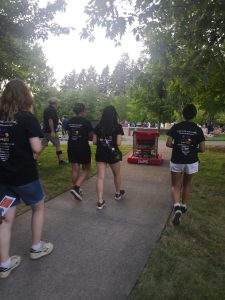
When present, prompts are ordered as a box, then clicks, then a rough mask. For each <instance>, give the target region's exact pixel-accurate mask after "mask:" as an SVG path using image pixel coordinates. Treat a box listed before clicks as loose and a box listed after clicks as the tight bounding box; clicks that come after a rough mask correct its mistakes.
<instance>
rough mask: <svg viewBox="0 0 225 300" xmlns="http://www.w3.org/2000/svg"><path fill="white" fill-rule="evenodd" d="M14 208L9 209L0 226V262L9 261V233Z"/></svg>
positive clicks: (14, 211)
mask: <svg viewBox="0 0 225 300" xmlns="http://www.w3.org/2000/svg"><path fill="white" fill-rule="evenodd" d="M15 213H16V206H13V207H11V208H10V209H9V210H8V212H7V214H6V218H5V219H4V221H3V222H2V224H1V225H0V262H4V261H6V260H7V259H9V257H10V254H9V250H10V241H11V232H12V225H13V221H14V218H15Z"/></svg>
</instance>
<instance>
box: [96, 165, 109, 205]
mask: <svg viewBox="0 0 225 300" xmlns="http://www.w3.org/2000/svg"><path fill="white" fill-rule="evenodd" d="M96 165H97V181H96V191H97V197H98V202H99V203H102V202H103V185H104V179H105V171H106V166H107V164H106V163H104V162H97V163H96Z"/></svg>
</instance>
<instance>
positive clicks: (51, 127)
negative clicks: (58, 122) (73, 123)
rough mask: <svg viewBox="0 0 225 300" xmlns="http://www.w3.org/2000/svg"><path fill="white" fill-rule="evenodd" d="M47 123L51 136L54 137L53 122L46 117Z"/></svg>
mask: <svg viewBox="0 0 225 300" xmlns="http://www.w3.org/2000/svg"><path fill="white" fill-rule="evenodd" d="M48 125H49V128H50V129H51V136H52V137H55V129H54V123H53V120H52V119H48Z"/></svg>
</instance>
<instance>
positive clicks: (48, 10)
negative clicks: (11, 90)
mask: <svg viewBox="0 0 225 300" xmlns="http://www.w3.org/2000/svg"><path fill="white" fill-rule="evenodd" d="M65 7H66V4H65V1H64V0H55V1H54V2H53V3H50V2H48V4H47V5H46V7H39V1H38V0H1V3H0V83H1V82H2V81H3V80H6V79H11V78H13V77H22V78H25V79H27V78H28V77H29V76H30V77H32V75H30V72H31V70H32V68H33V70H32V71H33V74H34V73H35V68H36V69H39V71H38V72H41V71H40V68H38V65H39V63H40V60H39V62H38V63H37V60H36V59H35V58H34V57H35V54H36V53H37V46H35V41H37V40H39V39H42V40H46V39H47V38H48V35H49V34H50V33H52V34H55V35H60V34H67V33H69V30H70V28H66V27H61V26H59V25H58V24H56V23H55V22H54V16H55V14H56V13H57V12H58V11H63V10H65ZM38 48H39V49H38V52H39V54H40V52H41V48H40V47H38ZM39 54H38V56H39V57H40V55H39ZM42 68H45V67H44V66H43V64H42ZM28 74H29V75H28ZM43 79H44V78H43Z"/></svg>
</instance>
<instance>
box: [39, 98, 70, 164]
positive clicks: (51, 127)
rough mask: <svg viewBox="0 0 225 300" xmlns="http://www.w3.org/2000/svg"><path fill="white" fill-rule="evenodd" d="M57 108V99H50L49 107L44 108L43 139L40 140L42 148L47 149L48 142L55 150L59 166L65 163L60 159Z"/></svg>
mask: <svg viewBox="0 0 225 300" xmlns="http://www.w3.org/2000/svg"><path fill="white" fill-rule="evenodd" d="M58 106H59V101H58V99H57V98H51V99H50V100H49V106H48V107H46V109H45V110H44V114H43V119H44V122H43V134H44V138H43V140H42V146H43V147H47V146H48V142H49V141H50V142H51V143H52V144H53V145H54V146H55V148H56V155H57V157H58V161H59V164H60V165H63V164H65V163H66V162H65V161H64V160H63V159H62V150H61V145H60V140H59V138H58V136H57V133H56V129H57V126H58V122H59V118H58V115H57V108H58Z"/></svg>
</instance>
